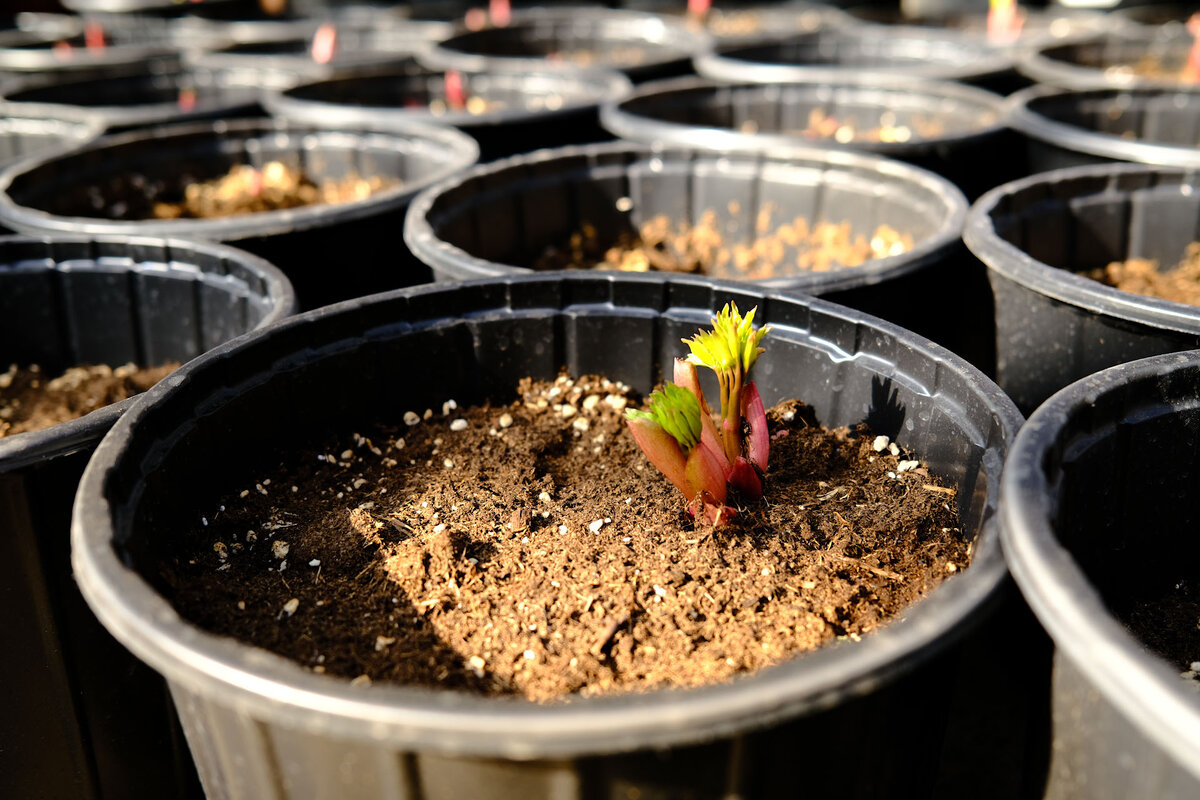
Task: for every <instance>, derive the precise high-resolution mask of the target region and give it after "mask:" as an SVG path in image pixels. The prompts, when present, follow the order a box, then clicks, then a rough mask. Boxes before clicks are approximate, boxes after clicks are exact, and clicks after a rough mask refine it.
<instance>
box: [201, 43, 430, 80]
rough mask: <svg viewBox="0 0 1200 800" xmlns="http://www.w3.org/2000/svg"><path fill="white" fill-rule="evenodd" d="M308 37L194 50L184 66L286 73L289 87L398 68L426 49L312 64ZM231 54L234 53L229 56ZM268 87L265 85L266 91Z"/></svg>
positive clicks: (373, 52)
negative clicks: (278, 49) (287, 49)
mask: <svg viewBox="0 0 1200 800" xmlns="http://www.w3.org/2000/svg"><path fill="white" fill-rule="evenodd" d="M311 38H312V36H311V35H309V36H299V37H296V38H283V37H281V38H277V39H267V40H264V41H234V42H227V43H224V44H223V46H221V47H219V48H217V49H205V48H200V49H193V50H189V51H187V52H186V53H184V56H183V62H184V64H185V65H186V66H187V67H188V68H189V69H204V70H209V71H212V72H225V73H230V74H238V73H246V74H250V75H257V74H259V73H267V74H271V73H286V74H289V75H290V76H291V77H292V80H291V81H290V82H288V84H287V85H288V86H289V87H291V86H294V85H296V84H297V83H308V82H312V81H317V80H326V79H328V78H336V77H340V76H341V75H343V74H346V73H349V74H353V73H354V72H356V71H358V70H364V69H366V70H370V69H386V68H387V67H389V66H393V67H399V66H402V65H403V64H405V63H408V62H410V61H411V60H412V59H413V58H415V57H416V55H417V54H418V53H419V52H421V51H422V49H424V48H427V47H428V45H427V44H426V45H422V46H421V48H414V49H412V50H399V49H397V50H394V51H390V50H382V49H367V48H364V49H362V50H359V51H350V54H349V55H348V56H347V55H346V52H347V51H345V50H338V51H337V52H339V53H341V54H342V55H341V56H340V57H338V56H335V57H334V58H333V59H332V60H330V61H328V62H327V63H320V62H317V61H314V60H313V58H312V57H311V56H310V55H308V50H307V48H308V46H309V40H310V39H311ZM289 43H292V44H297V43H298V44H303V45H304V48H302V49H301V50H298V51H296V52H294V53H239V52H236V49H237V48H242V47H255V46H260V45H282V44H289ZM231 51H234V52H231ZM270 85H271V84H267V86H268V87H269V86H270Z"/></svg>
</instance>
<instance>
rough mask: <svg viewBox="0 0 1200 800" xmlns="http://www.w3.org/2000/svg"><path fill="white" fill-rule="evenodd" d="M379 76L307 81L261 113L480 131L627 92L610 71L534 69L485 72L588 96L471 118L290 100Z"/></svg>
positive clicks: (273, 94)
mask: <svg viewBox="0 0 1200 800" xmlns="http://www.w3.org/2000/svg"><path fill="white" fill-rule="evenodd" d="M434 74H440V73H436V72H435V71H434V70H428V71H427V72H425V73H424V75H428V76H432V75H434ZM381 77H382V76H379V75H361V76H347V77H337V78H332V79H329V80H328V81H310V82H306V83H303V84H299V85H296V86H293V87H291V88H289V89H283V90H280V89H276V90H271V91H268V93H267V94H266V95H265V96H264V98H263V103H264V104H265V105H266V107H267V110H268V111H269V112H270V113H271V114H273V115H275V116H277V117H281V118H283V119H288V120H294V121H296V122H300V123H304V124H309V125H312V124H315V123H318V122H320V123H323V124H325V125H329V126H332V127H352V126H353V127H357V126H364V127H369V128H374V127H380V128H384V129H386V127H387V126H389V125H392V124H393V123H395V124H404V122H405V121H406V120H412V119H416V120H420V121H422V122H426V123H429V124H440V125H450V126H453V127H461V128H484V127H488V126H492V125H511V124H516V123H523V122H530V121H533V120H550V119H553V118H555V117H559V116H562V115H564V114H572V113H575V112H578V111H582V110H584V109H588V108H595V107H597V106H599V105H601V104H602V103H607V102H615V101H617V100H620V99H623V98H625V97H627V96H628V95H629V93H630V92H631V91H633V84H632V83H631V82H630V80H629V78H627V77H625V75H623V74H622V73H620V72H618V71H616V70H607V69H605V70H602V69H592V70H579V71H577V72H576V71H566V70H540V71H531V72H497V73H488V77H489V78H490V79H492V80H496V81H505V80H512V81H517V82H520V81H523V80H527V79H530V78H533V79H536V80H538V81H544V82H545V83H548V84H559V85H562V86H564V87H572V88H574V89H575V90H576V91H578V93H579V94H580V95H583V94H584V93H585V92H586V93H590V94H592V95H593V96H592V97H590V98H585V97H582V96H580V97H578V98H576V99H574V100H572V101H571V102H566V103H563V104H562V105H561V106H560V107H559V108H556V109H538V110H529V109H524V108H507V109H501V110H499V111H488V112H486V113H483V114H471V113H469V112H467V111H451V110H448V111H447V112H446V113H445V114H441V115H437V116H435V115H434V114H432V113H430V112H429V110H428V107H421V108H407V107H401V106H365V105H354V104H350V103H337V102H333V101H326V100H305V99H302V98H298V97H293V96H291V94H292V91H293V90H298V89H302V88H305V87H308V86H315V85H317V84H321V83H330V82H342V81H353V80H370V79H378V78H381ZM395 77H396V79H397V80H398V81H405V80H420V79H421V78H422V77H423V75H422V74H417V75H411V76H410V75H404V74H401V73H398V74H396V76H395Z"/></svg>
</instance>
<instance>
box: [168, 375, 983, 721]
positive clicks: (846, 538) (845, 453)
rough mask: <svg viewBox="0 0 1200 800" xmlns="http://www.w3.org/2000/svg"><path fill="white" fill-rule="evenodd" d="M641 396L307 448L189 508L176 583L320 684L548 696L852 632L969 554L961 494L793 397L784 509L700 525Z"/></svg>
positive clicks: (776, 459) (774, 503)
mask: <svg viewBox="0 0 1200 800" xmlns="http://www.w3.org/2000/svg"><path fill="white" fill-rule="evenodd" d="M635 401H636V398H634V397H633V396H632V395H630V393H629V392H628V390H627V388H626V387H624V386H621V385H619V384H615V383H612V382H609V381H607V380H605V379H603V378H597V377H591V376H589V377H582V378H578V379H572V378H569V377H567V376H565V375H563V376H560V377H559V378H558V379H557V380H555V381H530V380H525V381H523V382H522V383H521V385H520V387H519V397H518V399H516V400H515V401H513V402H511V403H509V404H502V405H484V406H481V407H473V408H465V409H464V408H455V407H452V404H451V403H447V405H446V406H444V407H443V408H441V409H429V410H426V409H411V410H409V411H408V412H407V413H404V412H403V410H398V412H397V420H396V421H395V424H394V426H391V427H388V426H383V427H379V428H377V429H373V430H368V429H366V428H359V429H358V432H356V433H346V434H344V435H333V436H329V437H327V438H325V439H322V440H319V441H316V442H315V443H313V444H312V445H310V446H307V447H302V446H298V447H297V448H296V449H293V450H292V451H291V452H288V453H285V454H283V455H280V456H273V457H272V459H271V465H264V466H263V467H261V468H259V471H258V472H257V473H255V474H252V475H242V476H240V478H238V479H237V480H239V482H238V483H236V484H234V485H232V487H231V491H229V492H228V493H227V494H224V495H221V494H218V493H217V492H216V491H215V490H214V493H213V494H212V495H210V496H209V497H206V498H201V499H200V500H199V504H198V505H196V506H194V507H192V508H186V509H176V510H174V512H173V513H176V514H177V515H178V517H179V518H178V519H177V520H176V522H175V524H174V525H173V528H172V529H174V530H181V531H183V532H184V533H183V535H182V536H181V538H177V539H175V542H177V543H179V544H177V546H176V547H175V548H173V549H171V548H165V549H160V550H157V551H153V552H152V554H151V557H152V558H154V559H155V563H156V564H157V567H158V569H159V576H160V581H159V584H160V588H162V590H163V591H164V592H165V593H166V595H167V596H168V598H169V599H170V600H171V602H173V603H174V605H175V606H176V608H177V609H178V610H179V611H180V613H181V614H182V615H183V616H184V617H185V618H187V619H189V620H191V621H193V622H194V623H196V624H198V625H200V626H201V627H204V628H206V629H209V630H211V631H216V632H219V633H223V634H228V635H230V636H234V637H237V638H238V639H241V640H243V641H247V642H252V643H255V644H257V645H259V646H261V647H264V648H267V649H269V650H272V651H274V652H276V653H280V654H282V655H285V656H288V657H290V658H292V659H295V660H296V661H298V662H300V663H301V664H303V665H305V666H307V667H309V668H311V669H313V670H314V671H317V672H322V673H326V674H330V675H339V676H343V677H345V678H350V679H354V680H357V681H359V682H360V683H367V682H373V681H392V682H398V683H402V684H410V685H418V686H426V687H445V688H453V689H459V690H465V691H469V692H474V693H481V694H488V695H517V696H522V697H526V698H529V699H531V700H535V701H551V700H555V699H560V698H564V697H571V696H580V695H596V694H610V693H616V692H626V691H641V690H649V689H656V688H661V687H682V686H699V685H703V684H711V683H715V682H718V681H723V680H726V679H728V678H730V677H732V676H736V675H739V674H742V673H746V672H750V671H753V670H756V669H759V668H761V667H765V666H767V665H770V664H776V663H779V662H780V661H783V660H785V659H788V658H790V657H792V656H794V655H796V654H797V653H801V652H804V651H807V650H811V649H813V648H816V647H820V646H822V645H827V644H830V643H832V642H834V641H837V640H846V639H850V640H855V639H858V638H859V637H861V636H864V635H867V634H869V633H870V632H871V631H873V630H875V629H876V628H878V627H879V626H880V625H883V624H885V623H886V622H887V621H888V620H890V619H893V618H895V617H896V616H897V615H900V614H902V613H903V611H904V609H905V608H907V607H908V606H909V605H911V604H912V603H914V602H916V601H917V600H919V599H920V598H921V597H923V596H924V595H925V594H927V593H928V592H929V591H930V590H931V589H932V588H933V587H935V586H936V585H938V584H939V583H940V582H941V581H942V580H944V579H945V578H947V577H948V576H950V575H952V574H953V573H954V572H956V571H958V570H960V569H962V568H964V567H965V566H966V565H967V564H968V562H969V559H970V547H969V543H968V542H967V541H966V537H964V535H963V533H962V531H961V528H960V527H959V522H958V520H957V516H956V513H955V511H954V507H955V501H954V490H953V489H952V488H950V487H947V486H946V485H945V484H943V483H942V482H941V481H939V480H938V478H937V477H936V476H933V475H930V474H929V473H928V471H927V470H926V469H925V468H924V467H922V466H920V464H919V463H917V462H916V461H915V460H912V459H910V457H909V456H908V455H907V454H905V453H903V452H902V451H900V450H898V449H897V448H895V447H894V445H893V446H891V447H890V448H889V447H888V446H886V444H887V443H886V442H885V441H884V440H882V439H880V440H878V442H877V440H876V437H875V436H874V435H873V434H872V433H871V432H870V431H868V430H867V429H866V428H865V426H859V427H858V428H856V429H853V430H851V429H848V428H840V429H836V430H827V429H824V428H822V427H820V426H818V425H816V424H815V421H814V419H813V417H812V414H811V411H810V410H809V409H808V408H806V407H804V406H803V405H801V404H799V403H798V402H795V401H793V402H788V403H783V404H781V405H779V406H777V407H775V408H773V409H771V410H770V412H769V421H770V426H771V430H772V437H773V443H772V453H771V463H770V470H769V472H768V474H767V476H766V487H767V489H766V491H767V494H766V500H765V501H764V502H760V503H757V504H753V505H749V506H745V507H743V508H742V509H741V510H740V512H739V514H738V516H737V518H736V522H735V524H732V525H729V526H727V527H724V528H719V529H715V530H714V529H711V528H708V529H705V528H703V527H699V526H697V525H695V524H693V523H692V522H691V521H690V520H689V519H688V518H687V517H686V515H685V513H684V506H685V502H684V499H683V497H682V495H681V494H679V492H678V491H677V490H675V489H674V488H673V487H672V486H671V485H670V484H669V483H668V481H667V480H666V479H665V478H664V477H662V476H661V475H660V474H659V473H658V472H657V471H656V470H655V469H654V468H653V467H652V466H651V465H650V463H649V462H648V461H647V460H646V458H645V456H644V455H643V454H642V453H641V452H640V451H639V450H638V449H637V447H636V445H635V444H634V443H633V440H632V437H630V436H629V435H628V433H627V431H626V429H625V425H624V422H623V419H622V412H623V411H624V408H625V407H626V405H627V404H628V403H632V402H635ZM402 413H403V415H404V416H405V417H406V418H407V422H409V423H412V424H411V425H409V424H406V423H404V422H401V421H400V419H399V417H400V416H401V414H402ZM877 446H878V447H881V448H882V449H876V447H877ZM161 541H162V539H161V538H159V539H156V540H155V542H161ZM151 546H159V545H154V544H152V545H151ZM850 646H853V645H850Z"/></svg>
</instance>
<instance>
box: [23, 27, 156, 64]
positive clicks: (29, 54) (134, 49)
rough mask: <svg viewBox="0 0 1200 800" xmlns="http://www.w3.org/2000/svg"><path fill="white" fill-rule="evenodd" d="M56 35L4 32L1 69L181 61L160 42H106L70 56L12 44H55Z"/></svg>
mask: <svg viewBox="0 0 1200 800" xmlns="http://www.w3.org/2000/svg"><path fill="white" fill-rule="evenodd" d="M54 41H55V39H54V37H49V36H41V35H37V34H31V33H29V32H27V31H22V30H8V31H0V71H12V72H69V71H73V70H77V69H87V68H91V67H124V66H131V65H133V64H141V63H147V62H152V61H156V60H160V61H178V59H179V56H178V53H177V52H176V51H175V49H174V48H172V47H167V46H166V45H156V44H121V43H118V44H106V45H105V46H104V48H103V49H97V50H91V49H88V48H75V52H74V53H73V55H72V56H71V57H70V58H66V59H63V58H59V57H58V56H57V55H56V54H55V53H54V51H53V50H52V49H51V47H49V46H47V47H46V48H45V49H39V48H30V49H25V48H20V47H10V46H9V45H10V44H12V43H17V44H24V43H29V42H33V43H42V44H46V45H52V44H53V42H54Z"/></svg>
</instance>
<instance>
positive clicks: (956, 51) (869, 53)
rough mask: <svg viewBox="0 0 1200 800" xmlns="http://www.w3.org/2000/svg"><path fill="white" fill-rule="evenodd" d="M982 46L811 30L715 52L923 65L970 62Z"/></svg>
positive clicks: (807, 62)
mask: <svg viewBox="0 0 1200 800" xmlns="http://www.w3.org/2000/svg"><path fill="white" fill-rule="evenodd" d="M979 50H986V48H985V47H982V46H979V45H973V44H967V43H964V42H961V41H958V40H955V39H950V38H946V37H939V36H937V35H936V34H934V33H932V32H931V33H930V35H929V36H923V37H917V36H913V35H911V34H909V35H904V34H900V33H891V32H889V33H887V34H872V35H869V36H847V35H844V34H840V33H838V32H836V31H835V32H828V33H815V34H808V35H806V36H797V37H794V38H791V39H786V40H783V41H777V42H771V43H768V44H758V45H752V46H749V47H722V48H718V50H717V52H718V53H720V54H721V55H722V56H724V57H726V58H730V59H736V60H739V61H747V62H754V63H768V64H789V65H795V66H816V65H826V66H844V67H895V68H899V69H903V68H905V67H927V66H929V65H931V64H945V65H947V66H950V67H961V66H965V65H967V64H970V63H972V62H973V61H974V60H975V59H976V57H977V56H978V52H977V51H979Z"/></svg>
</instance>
